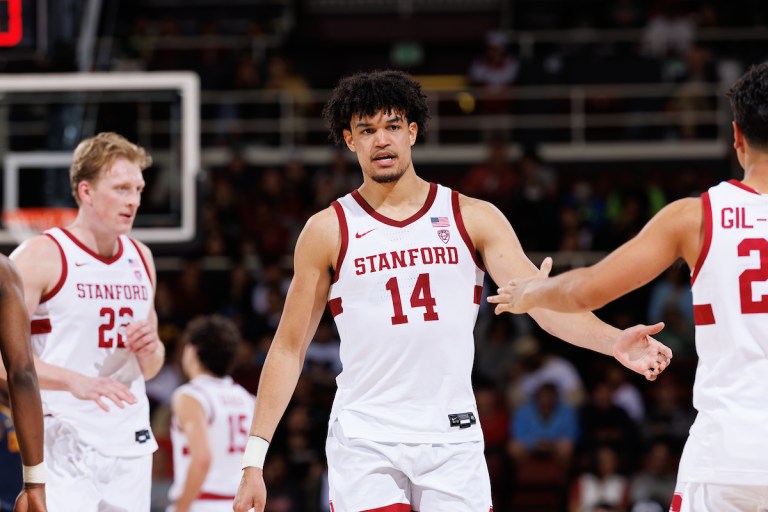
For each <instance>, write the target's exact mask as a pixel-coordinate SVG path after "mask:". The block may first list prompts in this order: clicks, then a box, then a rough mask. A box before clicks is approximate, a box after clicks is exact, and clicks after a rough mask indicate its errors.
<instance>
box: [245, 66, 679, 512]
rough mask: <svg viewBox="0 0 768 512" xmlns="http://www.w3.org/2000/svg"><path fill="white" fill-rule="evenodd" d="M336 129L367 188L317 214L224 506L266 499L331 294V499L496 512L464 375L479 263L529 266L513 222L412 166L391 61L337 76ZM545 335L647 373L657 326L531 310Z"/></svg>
mask: <svg viewBox="0 0 768 512" xmlns="http://www.w3.org/2000/svg"><path fill="white" fill-rule="evenodd" d="M325 117H326V120H327V121H328V122H329V125H330V129H331V135H332V137H333V138H334V140H335V141H336V142H338V143H343V144H346V146H347V148H349V149H350V150H351V151H353V152H354V153H356V154H357V157H358V161H359V163H360V166H361V168H362V171H363V180H364V181H363V185H362V186H361V187H360V188H359V189H358V190H356V191H354V192H352V193H351V194H349V195H347V196H345V197H343V198H341V199H339V200H338V201H336V202H334V203H333V205H332V206H331V207H329V208H327V209H326V210H324V211H321V212H320V213H318V214H316V215H314V216H313V217H312V218H311V219H310V220H309V221H308V222H307V225H306V226H305V228H304V230H303V232H302V234H301V235H300V237H299V240H298V242H297V245H296V251H295V264H294V276H293V281H292V283H291V287H290V289H289V291H288V296H287V299H286V303H285V309H284V313H283V316H282V319H281V322H280V325H279V327H278V329H277V332H276V334H275V337H274V340H273V342H272V347H271V349H270V351H269V355H268V357H267V360H266V363H265V365H264V369H263V373H262V376H261V381H260V384H259V392H258V395H257V400H256V410H255V415H254V421H253V426H252V428H251V437H250V438H249V441H248V443H249V445H248V448H247V449H246V453H245V454H244V456H243V465H244V466H245V469H244V472H243V478H242V481H241V485H240V489H239V490H238V495H237V498H236V500H235V507H234V509H235V510H236V511H237V512H245V511H247V510H249V509H250V508H251V507H254V508H255V510H256V511H257V512H261V511H262V510H263V509H264V502H265V497H266V490H265V487H264V481H263V475H262V469H261V468H262V467H263V461H264V456H265V453H266V449H267V446H268V441H269V439H270V438H271V436H272V435H273V433H274V431H275V428H276V426H277V423H278V421H279V419H280V417H281V415H282V414H283V413H284V411H285V408H286V406H287V405H288V402H289V400H290V397H291V394H292V392H293V389H294V387H295V385H296V381H297V378H298V376H299V372H300V371H301V367H302V361H303V358H304V353H305V351H306V348H307V344H308V343H309V341H310V340H311V338H312V336H313V333H314V331H315V329H316V327H317V324H318V321H319V320H320V317H321V315H322V313H323V310H324V308H325V305H326V303H328V304H329V307H330V310H331V313H332V314H333V315H334V317H335V321H336V324H337V327H338V330H339V334H340V337H341V360H342V364H343V371H342V373H341V374H340V375H339V377H338V378H337V383H338V392H337V394H336V397H335V400H334V405H333V409H332V413H331V418H330V422H329V436H328V440H327V445H326V452H327V456H328V465H329V485H330V489H329V491H330V501H331V510H333V511H335V512H352V511H355V512H359V511H365V510H367V511H371V510H376V511H410V510H417V511H420V512H433V511H440V512H443V511H472V512H478V511H480V512H487V511H488V510H490V509H491V490H490V484H489V478H488V470H487V468H486V465H485V458H484V455H483V441H482V432H481V430H480V425H479V423H478V419H477V418H478V414H477V409H476V406H475V401H474V397H473V393H472V386H471V382H470V374H471V369H472V362H473V356H474V354H473V350H474V341H473V338H472V331H473V327H474V322H475V318H476V316H477V312H478V307H479V302H480V291H481V286H482V282H483V274H484V270H485V269H488V271H489V272H490V274H491V276H492V277H493V278H494V280H495V281H496V282H499V283H502V282H503V283H506V282H507V281H509V280H510V279H511V278H513V277H517V276H528V275H531V274H533V273H535V272H536V267H535V266H534V265H533V264H532V263H531V262H530V261H529V260H528V259H527V258H526V256H525V254H524V253H523V251H522V248H521V247H520V244H519V242H518V240H517V237H516V236H515V233H514V231H513V230H512V227H511V226H510V225H509V222H508V221H507V220H506V218H504V216H503V215H502V214H501V213H500V212H499V211H498V210H497V209H496V208H494V207H493V206H492V205H490V204H489V203H486V202H483V201H478V200H475V199H471V198H469V197H465V196H462V195H460V194H458V193H457V192H453V191H451V190H450V189H447V188H445V187H442V186H440V185H436V184H434V183H429V182H427V181H424V180H423V179H421V178H420V177H418V176H417V175H416V172H415V171H414V167H413V163H412V161H411V146H412V145H413V144H414V143H415V142H416V138H417V136H418V135H419V134H421V133H423V132H424V129H425V124H426V121H427V118H428V111H427V102H426V96H425V94H424V93H423V91H422V90H421V87H420V86H419V84H418V83H417V82H416V81H415V80H414V79H412V78H411V77H409V76H408V75H407V74H405V73H402V72H398V71H384V72H372V73H361V74H358V75H353V76H351V77H347V78H345V79H343V80H342V81H341V82H340V83H339V85H338V86H337V87H336V89H335V90H334V93H333V95H332V97H331V99H330V101H329V103H328V104H327V105H326V108H325ZM532 314H533V316H534V317H535V318H536V320H537V321H538V322H539V323H540V324H541V325H542V326H543V327H544V328H545V329H547V330H548V331H549V332H551V333H553V334H555V335H557V336H559V337H561V338H563V339H566V340H568V341H570V342H572V343H574V344H577V345H580V346H583V347H588V348H591V349H594V350H597V351H600V352H602V353H604V354H613V355H615V356H616V357H617V358H618V359H619V360H620V361H621V362H622V363H623V364H625V365H627V366H629V367H630V368H632V369H634V370H635V371H638V372H640V373H642V374H644V375H645V376H646V377H647V378H650V379H653V378H655V377H656V375H657V374H658V372H659V371H660V370H663V367H664V365H659V364H657V360H658V359H660V354H662V353H667V352H668V349H667V348H666V347H664V346H663V345H661V344H659V343H658V342H657V341H655V340H653V339H652V338H650V337H649V335H650V334H653V333H655V332H658V331H659V330H660V329H661V327H662V325H661V324H659V325H656V326H652V327H646V326H636V327H633V328H631V329H628V330H627V331H623V332H622V331H619V330H618V329H615V328H613V327H610V326H608V325H606V324H604V323H603V322H601V321H599V320H598V319H597V318H596V317H595V316H593V315H591V314H579V315H562V314H558V313H552V312H548V311H545V310H538V311H535V312H532Z"/></svg>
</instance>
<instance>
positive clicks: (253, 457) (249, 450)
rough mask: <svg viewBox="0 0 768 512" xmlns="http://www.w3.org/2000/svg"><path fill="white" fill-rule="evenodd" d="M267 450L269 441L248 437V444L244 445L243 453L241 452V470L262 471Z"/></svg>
mask: <svg viewBox="0 0 768 512" xmlns="http://www.w3.org/2000/svg"><path fill="white" fill-rule="evenodd" d="M267 449H269V441H267V440H266V439H264V438H263V437H259V436H249V437H248V443H247V444H246V445H245V452H243V462H242V467H243V469H245V468H247V467H255V468H260V469H264V459H265V458H266V457H267Z"/></svg>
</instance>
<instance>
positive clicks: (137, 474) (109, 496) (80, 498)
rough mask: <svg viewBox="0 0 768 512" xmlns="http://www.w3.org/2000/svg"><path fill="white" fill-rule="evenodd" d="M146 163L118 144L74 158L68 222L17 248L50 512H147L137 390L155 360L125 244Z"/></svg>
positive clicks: (100, 138) (104, 142)
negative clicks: (73, 208) (74, 207)
mask: <svg viewBox="0 0 768 512" xmlns="http://www.w3.org/2000/svg"><path fill="white" fill-rule="evenodd" d="M150 163H151V159H150V158H149V156H148V155H147V154H146V152H145V151H144V150H143V149H142V148H140V147H138V146H136V145H135V144H132V143H131V142H129V141H127V140H126V139H124V138H123V137H121V136H119V135H117V134H115V133H100V134H98V135H96V136H95V137H91V138H89V139H86V140H84V141H82V142H81V143H80V144H79V145H78V146H77V148H76V149H75V152H74V156H73V162H72V166H71V168H70V183H71V187H72V194H73V195H74V197H75V200H76V201H77V204H78V213H77V218H76V219H75V221H74V222H73V223H72V224H71V225H69V226H67V227H66V228H64V227H62V228H53V229H50V230H48V231H46V232H45V234H43V235H40V236H37V237H34V238H31V239H30V240H28V241H26V242H24V243H23V244H22V245H21V246H19V247H18V248H17V249H16V250H15V251H14V252H13V254H12V255H11V259H12V260H13V262H14V263H15V264H16V266H17V267H18V269H19V273H20V275H21V278H22V282H23V284H24V294H25V299H26V303H27V309H28V311H29V314H30V316H31V329H32V345H33V349H34V351H35V354H36V368H37V372H38V375H39V377H40V386H41V388H43V391H42V392H41V394H42V400H43V409H44V412H45V416H46V418H45V459H46V462H47V469H48V481H47V493H48V508H49V510H51V511H53V512H57V511H71V510H83V511H96V510H120V511H135V512H147V511H148V510H149V506H150V486H151V467H152V452H154V451H155V449H156V448H157V444H156V443H155V439H154V437H153V436H152V431H151V430H150V426H149V403H148V400H147V396H146V393H145V391H144V381H145V380H146V379H150V378H152V377H153V376H154V375H155V374H157V372H158V371H159V369H160V367H161V365H162V363H163V356H164V348H163V344H162V343H161V342H160V340H159V338H158V334H157V315H156V313H155V308H154V282H155V267H154V261H153V259H152V254H151V253H150V251H149V249H148V248H147V247H146V246H145V245H143V244H141V243H139V242H137V241H135V240H133V239H131V238H129V237H128V236H127V233H128V232H129V231H130V229H131V227H132V226H133V220H134V218H135V217H136V211H137V209H138V208H139V204H140V202H141V193H142V191H143V189H144V179H143V177H142V171H143V170H144V169H145V168H146V167H148V166H149V165H150Z"/></svg>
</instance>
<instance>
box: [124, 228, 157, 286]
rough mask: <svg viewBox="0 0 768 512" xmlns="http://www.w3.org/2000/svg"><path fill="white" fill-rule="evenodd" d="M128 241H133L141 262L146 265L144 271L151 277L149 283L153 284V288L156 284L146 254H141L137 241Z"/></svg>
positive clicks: (131, 239)
mask: <svg viewBox="0 0 768 512" xmlns="http://www.w3.org/2000/svg"><path fill="white" fill-rule="evenodd" d="M128 240H130V241H131V243H132V244H133V246H134V247H135V248H136V252H137V253H139V258H141V262H142V263H143V264H144V270H145V271H146V272H147V276H148V277H149V282H150V283H152V286H155V282H154V281H153V280H152V272H150V271H149V265H147V260H145V259H144V253H143V252H141V249H140V248H139V244H137V243H136V240H134V239H133V238H130V237H129V238H128Z"/></svg>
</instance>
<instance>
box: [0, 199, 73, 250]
mask: <svg viewBox="0 0 768 512" xmlns="http://www.w3.org/2000/svg"><path fill="white" fill-rule="evenodd" d="M75 217H77V209H75V208H61V207H57V208H17V209H15V210H6V211H4V212H3V224H5V227H6V228H7V229H8V231H9V232H10V234H11V236H13V238H14V239H16V241H17V242H18V243H21V242H23V241H24V240H26V239H28V238H32V237H33V236H35V235H38V234H40V233H42V232H43V231H45V230H46V229H49V228H52V227H55V226H66V225H68V224H71V223H72V222H73V221H74V220H75Z"/></svg>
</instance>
